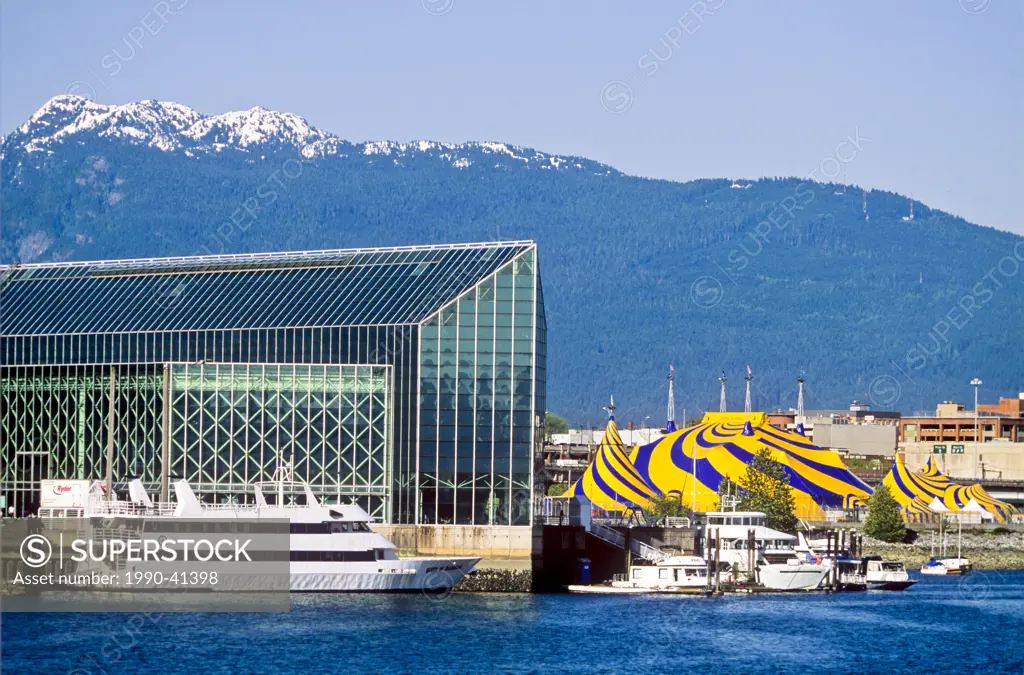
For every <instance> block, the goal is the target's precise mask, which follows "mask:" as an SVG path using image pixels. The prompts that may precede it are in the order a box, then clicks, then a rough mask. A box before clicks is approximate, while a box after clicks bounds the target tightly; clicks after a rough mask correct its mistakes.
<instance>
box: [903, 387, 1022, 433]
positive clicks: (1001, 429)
mask: <svg viewBox="0 0 1024 675" xmlns="http://www.w3.org/2000/svg"><path fill="white" fill-rule="evenodd" d="M977 418H978V419H977V424H975V411H973V410H965V408H964V405H963V404H962V403H956V402H954V401H943V402H942V403H940V404H939V405H938V406H936V408H935V414H934V415H929V414H918V415H912V416H910V417H904V418H903V419H902V421H901V422H900V438H899V440H900V442H901V443H973V442H974V437H975V429H976V428H977V432H978V442H979V443H988V442H990V441H997V440H998V441H1003V442H1007V443H1016V442H1018V441H1024V392H1021V393H1020V394H1018V396H1017V398H1000V399H999V403H998V404H996V405H984V404H980V405H978V410H977Z"/></svg>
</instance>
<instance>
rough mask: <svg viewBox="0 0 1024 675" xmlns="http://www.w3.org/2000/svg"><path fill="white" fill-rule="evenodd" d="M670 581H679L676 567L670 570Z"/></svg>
mask: <svg viewBox="0 0 1024 675" xmlns="http://www.w3.org/2000/svg"><path fill="white" fill-rule="evenodd" d="M672 581H679V568H678V567H673V568H672Z"/></svg>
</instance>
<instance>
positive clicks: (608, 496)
mask: <svg viewBox="0 0 1024 675" xmlns="http://www.w3.org/2000/svg"><path fill="white" fill-rule="evenodd" d="M570 494H572V495H573V496H577V495H580V494H584V495H586V496H587V499H589V500H590V502H591V503H592V504H593V505H594V506H596V507H598V508H601V509H604V510H605V511H633V510H638V509H643V508H646V507H647V506H648V505H649V504H650V500H651V498H652V497H654V492H653V491H652V490H651V489H650V487H648V485H647V484H646V483H645V482H644V480H643V478H641V477H640V474H639V473H637V471H636V469H635V468H634V467H633V465H632V464H631V463H630V461H629V457H627V456H626V449H625V446H623V444H622V437H621V436H620V435H619V428H618V427H617V426H615V420H614V418H612V419H609V420H608V426H607V427H605V430H604V437H603V438H602V439H601V446H600V447H599V448H598V450H597V454H596V455H595V456H594V461H593V462H591V463H590V466H588V467H587V470H586V472H585V473H584V474H583V477H582V478H580V479H579V480H578V481H576V484H575V485H574V486H573V487H572V490H571V491H570Z"/></svg>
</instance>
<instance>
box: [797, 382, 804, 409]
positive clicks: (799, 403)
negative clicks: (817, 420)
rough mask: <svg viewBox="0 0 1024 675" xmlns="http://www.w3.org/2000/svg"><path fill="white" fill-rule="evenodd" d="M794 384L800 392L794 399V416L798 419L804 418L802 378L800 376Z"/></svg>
mask: <svg viewBox="0 0 1024 675" xmlns="http://www.w3.org/2000/svg"><path fill="white" fill-rule="evenodd" d="M796 382H797V385H798V386H799V392H800V393H799V394H798V395H797V398H796V414H797V416H798V417H804V376H803V375H801V376H800V377H799V378H798V379H797V381H796Z"/></svg>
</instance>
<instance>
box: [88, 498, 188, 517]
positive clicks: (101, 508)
mask: <svg viewBox="0 0 1024 675" xmlns="http://www.w3.org/2000/svg"><path fill="white" fill-rule="evenodd" d="M174 508H175V505H174V504H171V503H169V502H158V503H156V504H153V505H152V506H145V505H144V504H136V503H135V502H119V501H110V500H106V499H104V500H93V501H91V502H90V503H89V515H91V516H173V515H174Z"/></svg>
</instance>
